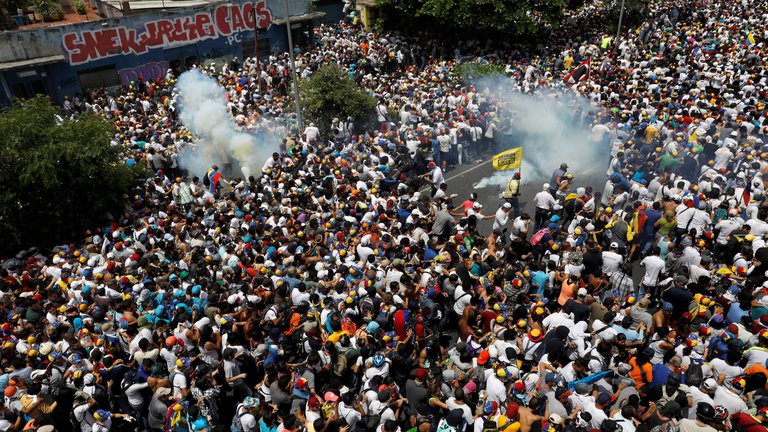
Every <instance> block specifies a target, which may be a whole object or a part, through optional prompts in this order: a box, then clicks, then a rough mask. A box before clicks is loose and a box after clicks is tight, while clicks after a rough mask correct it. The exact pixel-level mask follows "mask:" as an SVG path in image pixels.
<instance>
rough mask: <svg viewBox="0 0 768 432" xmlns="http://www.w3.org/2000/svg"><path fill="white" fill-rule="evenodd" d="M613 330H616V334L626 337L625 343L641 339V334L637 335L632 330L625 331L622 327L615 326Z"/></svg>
mask: <svg viewBox="0 0 768 432" xmlns="http://www.w3.org/2000/svg"><path fill="white" fill-rule="evenodd" d="M613 329H614V330H616V333H622V334H623V335H624V336H626V337H627V342H636V341H639V340H641V339H642V338H643V334H642V333H638V332H636V331H635V330H632V329H625V328H624V327H622V326H618V325H615V324H614V325H613Z"/></svg>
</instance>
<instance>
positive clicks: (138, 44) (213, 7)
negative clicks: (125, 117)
mask: <svg viewBox="0 0 768 432" xmlns="http://www.w3.org/2000/svg"><path fill="white" fill-rule="evenodd" d="M163 3H165V8H163ZM138 4H141V5H140V7H139V5H138ZM191 4H194V5H196V6H191ZM308 4H310V5H311V2H310V3H308V2H307V1H306V0H249V1H247V0H233V1H231V2H220V1H212V2H208V1H205V0H192V2H187V1H178V0H141V1H132V2H127V1H122V2H117V1H116V0H114V1H113V0H104V1H101V2H97V3H96V7H97V8H98V10H99V14H100V15H102V16H111V18H107V19H100V20H96V21H89V22H80V23H65V24H62V25H52V26H48V27H35V28H29V29H20V30H14V31H4V32H0V106H1V105H7V104H8V103H10V101H11V100H12V99H13V98H27V97H31V96H33V95H35V94H37V93H43V94H48V95H50V96H51V97H52V98H53V99H54V100H57V101H61V100H63V98H64V96H69V97H72V96H73V95H74V94H75V93H77V92H81V93H82V92H83V91H86V90H88V89H91V88H97V87H106V88H119V87H120V86H121V85H127V84H129V83H130V82H131V81H133V80H136V79H137V78H139V77H141V78H143V79H145V80H156V79H158V78H161V77H164V76H165V73H166V71H167V69H168V68H171V69H174V70H175V71H176V72H182V71H184V70H186V69H187V68H188V67H189V66H190V65H191V64H193V63H196V62H202V63H204V64H209V63H210V62H218V63H221V62H228V61H229V60H231V59H232V58H233V57H239V58H241V59H242V58H243V57H246V56H253V55H254V53H256V51H257V50H258V52H259V54H260V56H262V57H263V56H266V55H268V54H269V53H270V52H271V51H272V50H274V51H278V52H281V51H286V50H287V46H288V42H287V33H286V28H287V26H286V21H285V17H286V16H287V15H288V14H289V15H290V17H291V33H292V36H293V43H294V46H295V47H298V48H301V47H306V46H309V45H310V44H311V43H312V27H313V21H314V20H316V19H318V18H320V17H322V16H323V13H322V12H315V11H308V10H307V5H308ZM92 5H93V3H92ZM169 5H170V6H169ZM180 5H183V7H179V6H180ZM286 6H287V9H288V13H286ZM158 7H159V9H158ZM138 11H141V13H137V12H138ZM256 34H258V39H256V37H255V35H256ZM256 40H258V43H257V42H256Z"/></svg>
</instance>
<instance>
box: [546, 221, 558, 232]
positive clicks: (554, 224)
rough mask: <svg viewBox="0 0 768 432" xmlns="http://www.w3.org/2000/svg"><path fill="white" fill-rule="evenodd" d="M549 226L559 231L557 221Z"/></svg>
mask: <svg viewBox="0 0 768 432" xmlns="http://www.w3.org/2000/svg"><path fill="white" fill-rule="evenodd" d="M548 228H549V229H551V230H555V231H557V229H558V226H557V224H556V223H550V224H549V227H548Z"/></svg>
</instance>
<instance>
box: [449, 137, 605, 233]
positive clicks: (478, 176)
mask: <svg viewBox="0 0 768 432" xmlns="http://www.w3.org/2000/svg"><path fill="white" fill-rule="evenodd" d="M523 153H524V154H525V144H523ZM563 162H566V163H568V161H567V160H563V161H559V160H556V159H553V160H552V163H551V168H550V167H543V170H544V172H546V173H548V174H547V175H546V178H529V177H527V176H526V161H525V159H523V165H522V167H521V173H522V175H521V178H522V182H523V185H522V191H521V196H520V211H521V212H527V213H528V214H529V215H531V217H533V213H534V205H533V197H534V195H536V194H537V193H539V191H541V187H542V184H544V183H547V182H549V180H550V176H551V175H552V172H554V170H555V169H557V168H558V167H559V166H560V164H561V163H563ZM607 167H608V161H607V160H606V161H597V162H596V163H595V164H594V165H593V166H590V167H586V169H579V168H576V170H575V171H576V172H575V173H574V174H575V177H576V183H575V185H576V187H586V186H592V187H593V188H594V190H598V191H602V190H603V187H604V186H605V170H606V169H607ZM498 172H499V171H496V170H494V169H493V166H492V163H491V158H490V157H488V158H486V159H483V160H482V161H481V162H478V163H475V164H471V165H459V166H457V167H454V168H453V169H450V170H448V171H447V172H446V173H444V176H445V180H446V183H448V193H449V194H452V193H455V194H457V195H458V196H457V197H456V199H454V203H455V204H456V205H459V204H460V203H462V202H464V200H466V199H469V195H470V194H471V193H472V192H477V194H478V201H480V203H481V204H482V205H483V209H482V212H483V214H485V215H492V214H494V213H495V212H496V210H498V208H499V206H500V205H501V204H502V203H503V200H500V199H499V194H500V193H501V192H503V191H504V189H505V187H506V182H503V183H504V184H503V185H499V186H497V185H491V186H486V187H481V188H478V187H476V185H477V184H478V183H480V181H481V180H482V179H484V178H486V177H489V176H492V175H493V174H494V173H498ZM507 172H508V173H509V177H507V178H511V176H512V175H513V174H514V172H515V170H510V171H507ZM492 222H493V221H485V222H482V223H480V224H478V227H479V228H480V232H481V233H487V232H489V231H490V229H491V225H492Z"/></svg>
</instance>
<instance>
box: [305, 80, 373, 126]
mask: <svg viewBox="0 0 768 432" xmlns="http://www.w3.org/2000/svg"><path fill="white" fill-rule="evenodd" d="M299 89H300V90H299V93H300V94H301V104H302V113H303V114H304V117H305V118H306V119H307V120H306V121H305V123H308V122H310V121H312V122H315V123H316V124H317V126H318V127H319V128H320V132H321V133H322V134H324V135H328V132H329V130H328V128H329V126H330V124H331V120H333V118H334V117H338V118H339V119H341V120H345V119H346V118H347V117H352V118H353V119H354V120H355V122H357V123H368V122H369V121H371V118H372V116H373V113H374V110H375V109H376V99H375V98H374V97H373V96H371V95H369V94H368V93H366V92H365V91H363V90H361V89H360V87H358V85H357V84H356V83H355V81H354V80H353V79H352V77H350V76H349V75H347V74H345V73H344V72H343V71H342V70H341V69H339V68H338V67H337V66H335V65H327V66H323V67H321V68H320V69H318V70H317V71H315V72H314V73H313V74H312V75H311V76H310V77H309V78H307V79H303V80H301V81H300V82H299Z"/></svg>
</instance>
